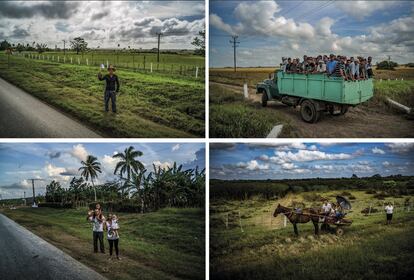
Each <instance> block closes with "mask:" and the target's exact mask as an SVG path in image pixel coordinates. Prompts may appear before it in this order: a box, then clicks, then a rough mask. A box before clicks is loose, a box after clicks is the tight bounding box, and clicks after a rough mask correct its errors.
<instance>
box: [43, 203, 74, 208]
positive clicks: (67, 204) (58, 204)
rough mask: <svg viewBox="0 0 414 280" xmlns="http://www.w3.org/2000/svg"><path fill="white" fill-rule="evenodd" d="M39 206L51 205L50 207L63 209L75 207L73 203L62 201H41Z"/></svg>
mask: <svg viewBox="0 0 414 280" xmlns="http://www.w3.org/2000/svg"><path fill="white" fill-rule="evenodd" d="M38 206H39V207H50V208H61V209H69V208H73V203H71V202H70V203H63V202H62V203H61V202H44V203H39V205H38Z"/></svg>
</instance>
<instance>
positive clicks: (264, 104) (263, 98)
mask: <svg viewBox="0 0 414 280" xmlns="http://www.w3.org/2000/svg"><path fill="white" fill-rule="evenodd" d="M268 100H269V97H267V93H266V91H264V92H263V93H262V107H266V106H267V101H268Z"/></svg>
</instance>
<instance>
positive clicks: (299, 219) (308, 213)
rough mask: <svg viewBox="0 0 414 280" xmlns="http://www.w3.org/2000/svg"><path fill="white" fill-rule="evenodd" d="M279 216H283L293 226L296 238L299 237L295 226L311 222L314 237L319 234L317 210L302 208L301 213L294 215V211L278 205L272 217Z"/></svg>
mask: <svg viewBox="0 0 414 280" xmlns="http://www.w3.org/2000/svg"><path fill="white" fill-rule="evenodd" d="M279 214H283V215H285V216H286V218H288V220H289V222H291V223H292V224H293V230H294V231H295V234H296V236H298V235H299V233H298V227H297V226H296V224H298V223H299V224H305V223H308V222H309V221H312V223H313V226H314V227H315V235H318V234H319V224H318V223H319V213H318V211H317V210H315V209H313V208H304V209H303V210H302V212H301V213H296V212H295V210H293V209H291V208H288V207H285V206H282V205H280V204H278V205H277V207H276V209H275V212H274V213H273V217H277V215H279Z"/></svg>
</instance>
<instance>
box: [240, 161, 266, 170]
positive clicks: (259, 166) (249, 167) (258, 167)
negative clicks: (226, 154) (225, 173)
mask: <svg viewBox="0 0 414 280" xmlns="http://www.w3.org/2000/svg"><path fill="white" fill-rule="evenodd" d="M237 167H239V168H243V169H247V170H267V169H269V165H268V164H259V163H258V162H257V160H251V161H249V162H246V163H245V162H239V163H238V164H237Z"/></svg>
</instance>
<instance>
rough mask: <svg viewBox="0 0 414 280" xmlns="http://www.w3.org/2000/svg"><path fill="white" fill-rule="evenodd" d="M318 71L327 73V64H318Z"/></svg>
mask: <svg viewBox="0 0 414 280" xmlns="http://www.w3.org/2000/svg"><path fill="white" fill-rule="evenodd" d="M316 71H317V72H319V73H325V72H326V64H325V63H322V64H318V66H317V67H316Z"/></svg>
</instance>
